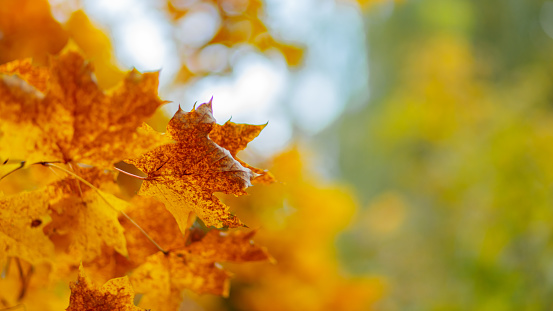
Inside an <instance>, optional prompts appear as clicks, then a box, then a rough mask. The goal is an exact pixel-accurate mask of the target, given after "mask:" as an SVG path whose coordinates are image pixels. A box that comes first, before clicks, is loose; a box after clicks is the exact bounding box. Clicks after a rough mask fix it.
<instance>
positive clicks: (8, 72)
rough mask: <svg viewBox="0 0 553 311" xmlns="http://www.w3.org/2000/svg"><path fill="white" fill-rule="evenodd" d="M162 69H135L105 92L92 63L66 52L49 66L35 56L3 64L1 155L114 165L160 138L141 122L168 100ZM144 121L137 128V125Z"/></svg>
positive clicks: (0, 84) (0, 72) (0, 82)
mask: <svg viewBox="0 0 553 311" xmlns="http://www.w3.org/2000/svg"><path fill="white" fill-rule="evenodd" d="M157 87H158V73H157V72H152V73H144V74H141V73H139V72H138V71H136V70H133V71H131V72H130V73H129V74H128V75H127V76H126V78H125V79H124V81H123V82H122V84H121V85H119V86H118V87H117V88H115V89H113V90H111V91H110V92H108V93H106V92H104V91H102V90H101V89H100V88H99V87H98V85H97V83H96V82H95V78H94V75H93V70H92V65H91V64H90V63H88V62H86V61H85V60H84V59H83V58H82V56H81V55H79V54H78V53H75V52H68V53H65V54H62V55H61V56H59V57H51V58H50V62H49V66H48V67H37V66H33V65H32V64H31V62H30V60H22V61H14V62H12V63H7V64H4V65H2V66H0V110H1V111H2V114H1V115H0V121H2V123H1V124H0V132H3V136H1V137H0V146H1V147H0V155H1V156H3V157H6V158H11V159H14V158H19V159H24V160H26V161H27V162H28V163H33V162H41V161H49V162H53V161H62V162H66V163H67V162H71V161H74V162H81V163H87V164H91V165H96V166H100V167H109V166H111V165H112V164H113V163H116V162H119V161H120V160H122V159H125V158H129V157H134V156H137V155H138V154H141V153H143V152H144V151H146V150H148V149H151V148H152V147H153V146H155V145H157V144H160V143H161V142H160V141H159V139H160V138H159V135H154V133H151V132H146V131H144V130H142V129H141V128H138V127H139V126H140V125H141V123H142V122H143V121H144V120H145V119H146V118H148V117H149V116H151V115H152V114H153V113H154V111H155V110H156V109H157V108H158V107H159V106H160V105H162V104H163V102H162V101H161V100H160V99H159V98H158V95H157ZM137 128H138V129H137Z"/></svg>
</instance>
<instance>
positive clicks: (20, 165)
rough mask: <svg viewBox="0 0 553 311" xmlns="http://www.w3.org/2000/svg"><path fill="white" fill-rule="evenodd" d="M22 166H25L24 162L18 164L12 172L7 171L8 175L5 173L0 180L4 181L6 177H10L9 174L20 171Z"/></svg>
mask: <svg viewBox="0 0 553 311" xmlns="http://www.w3.org/2000/svg"><path fill="white" fill-rule="evenodd" d="M23 166H25V161H23V162H21V163H19V167H16V168H14V169H13V170H11V171H9V172H8V173H6V174H5V175H4V176H2V177H0V180H2V179H4V178H5V177H7V176H8V175H10V174H11V173H13V172H16V171H18V170H20V169H22V168H23Z"/></svg>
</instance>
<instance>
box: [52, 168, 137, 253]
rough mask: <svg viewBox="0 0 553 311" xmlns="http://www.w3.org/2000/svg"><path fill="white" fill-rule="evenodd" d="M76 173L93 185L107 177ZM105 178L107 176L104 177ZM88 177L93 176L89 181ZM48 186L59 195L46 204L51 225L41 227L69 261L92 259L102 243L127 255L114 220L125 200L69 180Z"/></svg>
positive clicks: (85, 171)
mask: <svg viewBox="0 0 553 311" xmlns="http://www.w3.org/2000/svg"><path fill="white" fill-rule="evenodd" d="M79 171H80V172H81V175H83V176H85V177H88V179H89V180H93V181H94V182H96V183H100V182H105V180H106V178H107V180H109V177H110V176H111V175H110V174H102V173H101V172H98V170H97V169H94V168H89V169H80V170H79ZM106 175H107V176H108V177H104V176H106ZM92 176H97V177H96V178H94V179H93V178H91V177H92ZM111 182H112V183H113V180H112V181H111ZM50 187H53V188H57V189H59V190H60V191H61V192H62V193H63V195H62V196H60V197H59V198H57V199H56V200H50V201H49V205H50V211H51V216H52V222H51V223H50V224H48V225H47V226H46V228H45V231H46V232H47V233H48V234H49V235H50V238H51V239H52V240H53V241H54V242H55V243H56V245H57V248H58V249H59V250H62V251H64V252H65V253H66V254H68V255H69V256H70V258H72V260H73V262H78V261H81V260H82V261H85V262H86V261H90V260H93V259H94V258H96V257H97V256H98V255H100V253H101V250H102V246H103V245H104V244H105V245H108V246H110V247H113V248H114V249H115V250H116V251H117V252H118V253H120V254H121V255H123V256H127V255H128V251H127V244H126V239H125V235H124V233H123V231H124V230H123V227H122V226H121V224H120V223H119V221H118V216H119V213H118V211H120V210H124V209H125V208H126V206H127V205H128V203H127V202H126V201H123V200H121V199H118V198H117V197H116V196H114V195H112V194H110V193H107V192H104V191H101V190H97V189H91V188H89V187H87V186H86V185H84V184H82V183H81V182H79V181H77V180H75V179H72V178H66V179H63V180H60V181H58V182H55V183H54V184H52V185H51V186H50Z"/></svg>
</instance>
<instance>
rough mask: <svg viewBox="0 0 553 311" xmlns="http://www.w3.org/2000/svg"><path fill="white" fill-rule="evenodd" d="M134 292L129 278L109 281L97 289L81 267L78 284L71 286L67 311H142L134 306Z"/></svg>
mask: <svg viewBox="0 0 553 311" xmlns="http://www.w3.org/2000/svg"><path fill="white" fill-rule="evenodd" d="M133 300H134V291H133V289H132V287H131V284H130V282H129V279H128V277H126V276H125V277H122V278H116V279H111V280H109V281H108V282H107V283H106V284H104V285H102V287H100V288H97V286H95V285H94V284H92V281H91V280H90V279H89V278H88V276H87V275H86V274H85V272H84V269H83V266H82V265H81V266H80V267H79V276H78V278H77V282H75V283H73V284H71V297H70V298H69V307H68V308H67V309H66V310H67V311H89V310H94V311H113V310H119V311H140V310H144V309H142V308H139V307H137V306H135V305H134V303H133Z"/></svg>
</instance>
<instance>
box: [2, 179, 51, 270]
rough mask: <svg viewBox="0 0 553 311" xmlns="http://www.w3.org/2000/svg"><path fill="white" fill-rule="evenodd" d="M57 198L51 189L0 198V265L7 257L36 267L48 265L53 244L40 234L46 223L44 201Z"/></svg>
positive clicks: (45, 204) (42, 233)
mask: <svg viewBox="0 0 553 311" xmlns="http://www.w3.org/2000/svg"><path fill="white" fill-rule="evenodd" d="M57 195H58V194H57V193H56V192H55V191H53V189H51V188H43V189H40V190H37V191H33V192H23V193H19V194H17V195H11V196H2V195H1V194H0V264H2V263H3V262H4V261H5V259H6V258H7V257H8V256H14V257H19V258H21V259H24V260H25V261H27V262H29V263H32V264H37V263H39V262H42V261H51V260H52V259H53V256H54V244H53V243H52V241H50V240H49V239H48V237H47V236H46V235H45V234H44V232H43V231H42V229H43V227H44V225H45V224H46V223H48V221H49V220H50V217H49V216H48V201H49V200H50V199H51V198H52V197H56V196H57Z"/></svg>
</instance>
